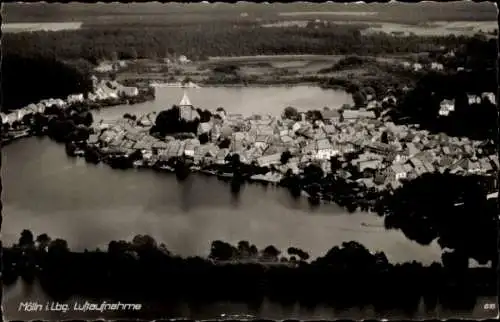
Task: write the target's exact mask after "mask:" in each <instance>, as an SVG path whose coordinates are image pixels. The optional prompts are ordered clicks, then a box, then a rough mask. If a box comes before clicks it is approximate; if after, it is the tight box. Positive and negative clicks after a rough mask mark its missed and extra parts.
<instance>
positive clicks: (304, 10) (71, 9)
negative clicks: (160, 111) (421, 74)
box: [3, 1, 497, 24]
mask: <svg viewBox="0 0 500 322" xmlns="http://www.w3.org/2000/svg"><path fill="white" fill-rule="evenodd" d="M496 15H497V10H496V7H495V5H494V4H493V3H487V2H484V3H474V2H472V1H462V2H453V3H437V2H427V3H419V4H406V3H391V4H390V5H387V4H379V3H372V4H352V5H349V6H346V5H345V4H343V3H323V4H309V3H294V4H273V5H260V4H253V3H239V4H238V5H233V4H224V3H217V4H189V5H186V4H181V3H172V4H160V3H130V4H127V6H123V5H121V4H118V3H112V4H111V3H110V4H103V3H97V4H85V3H72V4H71V5H66V4H47V3H30V4H27V3H7V4H5V5H4V15H3V18H4V19H5V22H67V21H84V22H113V23H119V22H124V21H128V22H130V21H134V20H135V21H140V20H141V18H143V19H144V21H149V22H151V21H155V22H157V23H161V22H163V23H187V22H189V23H197V22H203V21H220V19H233V20H235V21H241V20H249V21H255V20H256V19H257V18H259V19H263V20H267V19H271V20H276V21H283V20H287V18H289V20H301V19H300V18H301V17H303V18H304V19H315V18H321V19H324V18H331V19H335V20H338V21H357V20H369V21H379V22H397V23H407V24H418V23H421V22H422V21H428V22H429V21H495V20H496V19H497V17H496Z"/></svg>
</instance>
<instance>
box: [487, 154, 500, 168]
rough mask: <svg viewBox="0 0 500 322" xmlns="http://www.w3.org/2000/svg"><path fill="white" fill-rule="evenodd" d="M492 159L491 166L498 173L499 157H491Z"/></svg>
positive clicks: (499, 166)
mask: <svg viewBox="0 0 500 322" xmlns="http://www.w3.org/2000/svg"><path fill="white" fill-rule="evenodd" d="M489 159H490V164H491V166H492V167H493V169H494V170H495V171H498V170H499V169H500V164H499V162H498V155H491V156H490V157H489Z"/></svg>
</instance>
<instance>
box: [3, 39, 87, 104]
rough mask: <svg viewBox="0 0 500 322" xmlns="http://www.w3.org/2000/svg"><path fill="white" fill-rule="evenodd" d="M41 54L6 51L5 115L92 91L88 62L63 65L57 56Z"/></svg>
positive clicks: (4, 70)
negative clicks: (33, 104)
mask: <svg viewBox="0 0 500 322" xmlns="http://www.w3.org/2000/svg"><path fill="white" fill-rule="evenodd" d="M43 47H44V45H41V47H40V50H38V51H37V52H35V51H33V52H24V50H23V49H22V48H18V51H17V52H10V53H9V52H6V51H3V55H2V100H3V101H2V112H6V111H8V110H11V109H18V108H21V107H23V106H26V105H28V104H30V103H37V102H39V101H40V100H42V99H49V98H66V97H67V96H68V95H69V94H77V93H85V92H88V91H91V90H92V82H91V80H90V74H89V72H90V66H89V64H88V62H86V61H84V60H76V61H75V62H74V63H68V62H63V61H61V60H60V59H58V58H56V57H57V56H44V54H47V53H46V52H45V53H44V49H43Z"/></svg>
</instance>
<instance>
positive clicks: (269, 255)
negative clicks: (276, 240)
mask: <svg viewBox="0 0 500 322" xmlns="http://www.w3.org/2000/svg"><path fill="white" fill-rule="evenodd" d="M280 254H281V251H279V250H278V249H277V248H276V247H275V246H273V245H269V246H267V247H266V248H264V249H263V250H262V258H263V259H264V260H270V261H273V262H276V261H277V260H278V256H279V255H280Z"/></svg>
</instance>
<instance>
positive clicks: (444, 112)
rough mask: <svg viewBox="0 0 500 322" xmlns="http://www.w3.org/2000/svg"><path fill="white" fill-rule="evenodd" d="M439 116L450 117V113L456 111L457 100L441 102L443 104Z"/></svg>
mask: <svg viewBox="0 0 500 322" xmlns="http://www.w3.org/2000/svg"><path fill="white" fill-rule="evenodd" d="M439 107H440V108H439V112H438V113H439V115H441V116H448V115H449V114H450V112H452V111H454V110H455V100H454V99H453V100H447V99H444V100H443V101H441V103H440V104H439Z"/></svg>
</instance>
